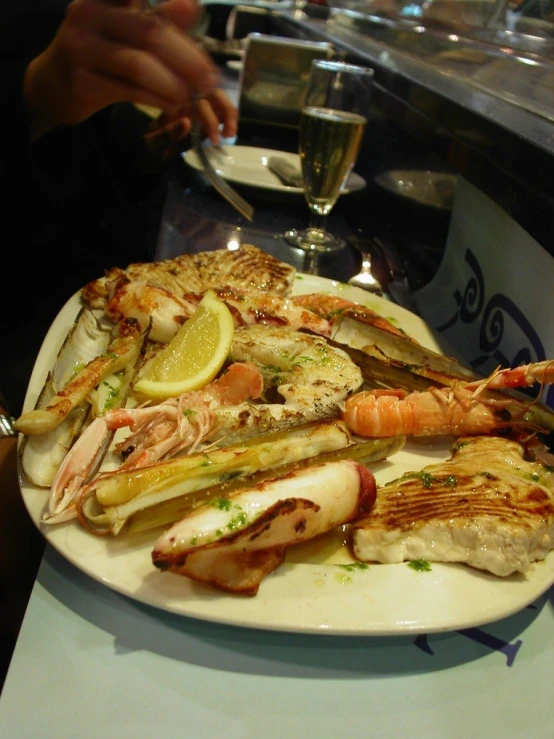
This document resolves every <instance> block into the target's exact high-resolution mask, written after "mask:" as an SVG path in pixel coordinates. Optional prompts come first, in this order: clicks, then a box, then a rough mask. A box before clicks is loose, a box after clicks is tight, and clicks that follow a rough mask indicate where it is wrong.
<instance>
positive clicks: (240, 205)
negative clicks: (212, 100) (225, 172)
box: [191, 119, 254, 221]
mask: <svg viewBox="0 0 554 739" xmlns="http://www.w3.org/2000/svg"><path fill="white" fill-rule="evenodd" d="M191 139H192V145H193V147H194V151H195V152H196V154H197V156H198V158H199V159H200V164H201V165H202V170H203V172H204V174H205V175H206V177H207V178H208V181H209V182H210V184H211V185H212V186H213V187H214V189H215V190H217V192H218V193H219V194H220V195H221V196H222V197H224V198H225V200H227V202H228V203H230V205H232V206H233V208H234V209H235V210H237V211H238V212H239V213H240V214H241V215H242V216H244V218H247V219H248V220H249V221H251V220H252V218H253V216H254V208H253V207H252V206H251V205H250V203H248V202H247V201H246V200H245V199H244V198H243V197H242V196H241V195H239V193H238V192H237V191H236V190H235V189H234V188H233V187H231V185H230V184H229V183H228V182H227V180H224V179H223V177H222V176H221V175H220V174H218V173H217V172H216V170H215V169H214V168H213V166H212V163H211V162H210V160H209V159H208V156H207V154H206V151H205V149H204V147H203V146H202V136H201V134H200V124H199V122H198V120H196V119H194V120H193V124H192V131H191Z"/></svg>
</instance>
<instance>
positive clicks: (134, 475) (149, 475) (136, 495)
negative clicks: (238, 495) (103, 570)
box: [81, 420, 351, 534]
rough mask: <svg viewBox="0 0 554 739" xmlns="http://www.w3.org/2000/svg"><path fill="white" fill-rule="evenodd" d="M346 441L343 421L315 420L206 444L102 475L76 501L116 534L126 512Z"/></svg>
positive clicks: (86, 516) (87, 517)
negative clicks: (222, 445) (222, 443)
mask: <svg viewBox="0 0 554 739" xmlns="http://www.w3.org/2000/svg"><path fill="white" fill-rule="evenodd" d="M350 442H351V435H350V432H349V431H348V429H347V427H346V425H345V424H344V423H343V422H342V421H337V420H332V421H323V422H319V423H317V422H314V423H310V424H305V425H303V426H299V427H298V428H296V429H293V430H292V431H280V432H278V433H272V434H266V435H264V436H261V437H257V438H253V439H250V440H249V441H247V442H245V443H242V444H240V445H232V446H229V447H225V448H216V449H212V450H205V451H203V452H198V453H196V454H191V455H188V456H186V457H179V458H176V459H172V460H169V461H168V462H158V463H157V464H154V465H150V466H148V467H144V468H142V469H140V468H139V469H136V470H122V471H121V472H116V473H107V474H105V475H101V476H100V477H99V478H98V480H97V481H96V483H95V484H94V486H92V489H91V490H90V492H89V494H88V495H87V497H86V498H85V500H84V501H83V502H82V504H81V514H82V516H81V520H82V523H84V524H85V525H87V522H88V523H90V524H92V525H93V526H99V525H101V526H103V525H108V527H109V529H110V531H111V533H113V534H117V533H119V531H120V530H121V528H122V526H123V525H124V524H125V521H126V520H127V518H128V517H129V516H130V515H132V514H133V513H135V512H136V511H137V510H140V509H150V508H151V507H152V506H154V505H156V504H161V503H163V502H164V501H167V500H169V499H171V498H175V497H177V496H183V495H188V494H190V493H192V492H194V491H196V490H198V489H202V488H205V487H209V486H213V485H217V484H221V483H222V482H227V481H228V480H230V479H233V478H235V477H239V476H244V475H251V474H253V473H254V472H257V471H258V470H261V469H267V468H271V467H275V466H276V465H279V464H283V463H286V462H296V461H298V460H300V459H303V458H304V457H310V456H315V455H317V454H321V453H322V452H328V451H332V450H335V449H341V448H344V447H345V446H347V445H348V444H349V443H350Z"/></svg>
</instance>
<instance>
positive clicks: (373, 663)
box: [0, 165, 554, 739]
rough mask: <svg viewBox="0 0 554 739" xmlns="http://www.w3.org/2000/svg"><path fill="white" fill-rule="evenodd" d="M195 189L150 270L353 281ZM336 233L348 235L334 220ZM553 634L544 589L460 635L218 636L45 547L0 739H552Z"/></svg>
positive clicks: (1, 704)
mask: <svg viewBox="0 0 554 739" xmlns="http://www.w3.org/2000/svg"><path fill="white" fill-rule="evenodd" d="M183 167H184V165H183ZM199 177H200V175H197V174H195V173H191V172H190V171H186V170H185V169H181V170H179V169H177V170H176V172H175V176H174V177H173V178H172V179H171V181H170V183H169V191H168V198H167V202H166V208H165V212H164V216H163V220H162V224H161V229H160V235H159V240H158V247H157V253H156V257H157V258H167V257H171V256H174V255H175V254H179V253H183V252H185V251H202V250H206V249H213V248H220V247H223V246H225V245H226V243H227V242H228V240H229V238H237V239H238V240H240V241H242V242H243V243H246V242H249V243H255V244H257V245H258V246H260V247H262V248H264V249H266V250H267V251H269V252H270V253H272V254H274V255H275V256H277V257H279V258H281V259H285V260H286V261H289V262H290V263H292V264H293V265H294V266H295V267H297V269H299V270H303V271H314V272H317V273H318V274H322V275H323V276H327V277H333V278H335V279H341V280H344V279H346V278H347V277H348V276H349V275H351V274H353V273H354V272H355V271H356V269H357V265H358V263H359V255H357V254H356V253H355V252H354V250H353V249H351V248H347V249H345V250H343V251H341V252H339V253H337V254H333V255H324V256H323V257H321V258H320V259H319V260H318V261H317V262H314V261H313V259H310V258H309V257H306V255H305V254H304V253H303V252H301V251H300V250H297V249H294V248H292V247H290V246H288V245H287V244H286V242H284V240H283V239H282V238H281V234H282V230H284V229H285V228H288V227H294V226H301V225H303V223H304V220H305V218H306V208H305V204H304V203H303V202H301V201H300V202H298V201H296V202H294V201H290V200H288V201H287V200H282V201H273V202H269V201H267V200H265V201H263V200H261V201H259V202H257V203H255V205H257V214H258V217H257V219H256V221H255V223H254V224H248V223H245V222H244V219H242V218H241V217H240V216H239V215H238V214H236V213H235V212H234V211H233V210H232V209H231V208H230V206H227V204H226V203H222V201H221V199H220V198H218V197H217V196H216V195H215V193H213V192H211V191H209V189H207V187H206V185H205V184H202V182H201V180H200V179H198V178H199ZM195 178H197V179H195ZM184 193H186V196H187V197H184ZM348 197H354V196H348ZM346 200H347V199H346V198H345V203H346ZM345 207H353V208H354V209H355V202H354V205H353V206H345ZM330 225H332V227H333V229H334V230H335V231H337V232H339V233H344V234H346V233H347V232H348V229H349V221H348V218H346V217H345V216H344V211H343V209H341V208H340V207H339V208H337V211H336V214H335V215H333V217H332V220H331V221H330ZM553 625H554V588H551V589H550V591H549V592H548V593H546V594H545V595H544V596H542V597H541V598H539V599H538V600H537V601H536V602H535V603H533V604H532V605H530V606H529V607H527V608H525V609H524V610H522V611H521V612H519V613H517V614H515V615H513V616H511V617H509V618H506V619H504V620H502V621H498V622H495V623H492V624H489V625H487V626H483V627H481V628H475V629H468V630H465V631H463V632H453V633H442V634H432V635H428V636H427V635H418V636H415V635H412V636H409V635H408V636H403V637H393V638H392V637H386V638H385V637H371V638H370V637H333V636H330V635H328V634H326V635H321V636H319V635H302V634H286V633H277V632H264V631H259V630H253V629H247V628H239V627H227V626H221V625H217V624H212V623H208V622H202V621H196V620H194V619H190V618H185V617H179V616H175V615H172V614H169V613H167V612H165V611H161V610H158V609H155V608H152V607H149V606H146V605H144V604H141V603H140V602H138V601H134V600H132V599H129V598H126V597H124V596H122V595H120V594H118V593H116V592H115V591H113V590H111V589H110V588H108V587H105V586H104V585H102V584H101V583H99V582H97V581H95V580H93V579H91V578H89V577H88V576H87V575H85V574H83V573H82V572H80V571H79V570H78V569H76V568H75V567H74V566H72V565H71V564H69V563H68V562H67V561H66V560H64V559H63V558H62V557H61V556H60V555H59V554H58V553H57V552H56V551H54V550H53V549H52V548H51V547H50V546H47V548H46V552H45V556H44V558H43V561H42V564H41V567H40V570H39V573H38V576H37V579H36V582H35V585H34V589H33V592H32V595H31V599H30V602H29V606H28V608H27V612H26V615H25V618H24V621H23V624H22V628H21V632H20V636H19V639H18V642H17V645H16V649H15V652H14V656H13V659H12V662H11V665H10V669H9V672H8V675H7V678H6V682H5V685H4V689H3V692H2V695H1V698H0V738H1V739H4V737H6V739H8V738H9V739H12V738H13V737H14V736H17V737H18V738H19V739H24V738H25V737H33V739H34V738H36V737H38V736H40V737H41V738H42V739H46V738H47V737H60V736H68V737H103V738H104V739H108V738H109V737H121V736H122V735H123V732H125V733H129V734H132V735H133V736H134V737H137V738H138V739H142V738H143V737H144V738H146V737H154V736H156V737H158V736H159V735H160V730H161V731H165V732H171V734H172V735H177V736H191V737H192V736H194V737H195V739H197V738H198V737H216V736H223V737H226V739H231V738H234V737H237V738H239V737H241V738H243V737H260V736H261V737H264V739H270V738H271V737H276V738H277V737H279V738H281V737H285V736H298V737H304V736H306V737H307V736H319V737H323V738H325V737H334V738H336V737H342V736H352V737H358V736H359V737H368V736H370V737H393V736H401V735H403V734H405V735H410V736H412V737H422V738H423V737H426V738H430V737H460V738H461V737H464V739H465V737H468V736H471V737H488V738H489V739H490V737H503V738H504V737H520V736H522V735H523V734H524V733H525V735H527V736H531V737H533V738H534V739H539V738H540V737H551V736H552V733H553V729H552V726H553V720H554V701H553V700H552V695H553V693H552V686H551V678H552V670H551V655H552V650H553V647H554V629H553Z"/></svg>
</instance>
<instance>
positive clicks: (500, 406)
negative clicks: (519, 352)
mask: <svg viewBox="0 0 554 739" xmlns="http://www.w3.org/2000/svg"><path fill="white" fill-rule="evenodd" d="M553 381H554V360H547V361H544V362H538V363H535V364H529V365H525V366H523V367H516V368H515V369H503V370H497V371H495V372H493V373H492V374H491V375H490V376H489V377H487V378H485V379H483V380H478V381H473V382H469V383H465V384H461V383H460V384H459V385H455V386H453V387H448V388H437V387H433V388H430V389H429V390H426V391H424V392H414V393H408V392H406V391H405V390H399V389H397V390H366V391H363V392H360V393H357V394H356V395H353V396H351V397H350V398H348V399H347V400H346V402H345V403H344V409H343V411H342V414H341V415H342V418H343V420H344V421H345V422H346V423H347V425H348V427H349V428H350V429H351V430H352V431H353V432H354V433H356V434H360V435H361V436H375V437H383V436H395V435H398V434H403V435H406V436H433V435H440V434H455V435H457V436H462V435H467V434H488V433H492V432H494V431H497V430H500V429H503V428H512V427H514V426H515V427H520V428H529V429H533V428H535V430H536V427H535V426H534V423H533V419H532V416H531V414H530V413H529V408H530V406H531V405H532V403H533V401H529V402H528V403H526V402H523V401H519V400H517V399H515V398H512V397H510V395H508V394H505V395H500V394H494V395H489V394H488V391H490V390H504V389H512V388H518V387H531V386H532V385H534V384H535V383H537V382H539V383H542V384H546V383H551V382H553Z"/></svg>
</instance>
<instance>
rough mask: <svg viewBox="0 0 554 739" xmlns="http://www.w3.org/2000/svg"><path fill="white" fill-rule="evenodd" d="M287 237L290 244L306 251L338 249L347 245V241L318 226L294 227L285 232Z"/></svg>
mask: <svg viewBox="0 0 554 739" xmlns="http://www.w3.org/2000/svg"><path fill="white" fill-rule="evenodd" d="M285 239H286V240H287V241H288V242H289V244H292V245H293V246H297V247H298V248H299V249H304V251H316V252H329V251H338V250H339V249H343V248H344V247H345V246H346V242H345V241H343V240H342V239H339V238H337V237H336V236H333V234H330V233H329V232H328V231H322V230H320V229H318V228H304V229H302V230H301V231H297V230H296V229H295V228H293V229H291V230H290V231H287V232H286V233H285Z"/></svg>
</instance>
